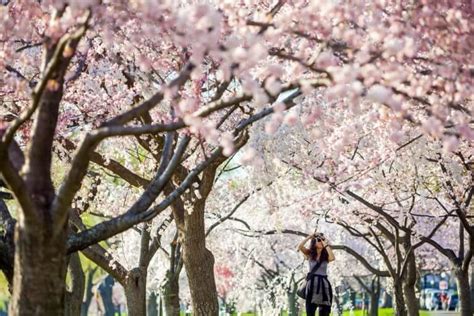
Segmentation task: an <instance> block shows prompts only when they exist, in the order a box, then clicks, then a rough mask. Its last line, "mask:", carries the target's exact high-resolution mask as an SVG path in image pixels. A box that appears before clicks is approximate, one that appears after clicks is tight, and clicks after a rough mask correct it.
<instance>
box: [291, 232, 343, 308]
mask: <svg viewBox="0 0 474 316" xmlns="http://www.w3.org/2000/svg"><path fill="white" fill-rule="evenodd" d="M310 239H311V243H310V246H309V249H308V248H306V247H305V244H306V242H307V241H308V240H310ZM298 250H300V251H301V252H302V253H303V254H304V256H305V258H306V259H308V260H309V273H308V275H307V276H306V280H307V283H306V314H307V316H314V315H315V313H316V309H317V308H318V307H319V316H329V314H330V313H331V304H332V287H331V283H329V281H328V278H327V267H328V263H329V262H331V261H334V260H335V257H334V254H333V252H332V249H331V246H330V245H329V244H328V241H327V239H326V238H325V237H324V235H323V234H322V233H315V234H311V235H309V236H308V237H306V238H305V239H304V240H303V241H302V242H301V243H300V245H299V246H298Z"/></svg>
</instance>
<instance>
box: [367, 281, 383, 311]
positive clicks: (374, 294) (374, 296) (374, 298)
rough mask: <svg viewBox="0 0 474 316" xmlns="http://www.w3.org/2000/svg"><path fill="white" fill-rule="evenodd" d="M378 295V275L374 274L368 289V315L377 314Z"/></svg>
mask: <svg viewBox="0 0 474 316" xmlns="http://www.w3.org/2000/svg"><path fill="white" fill-rule="evenodd" d="M379 297H380V277H379V276H377V275H376V276H374V277H373V278H372V284H371V290H370V306H369V315H370V316H377V315H378V314H379Z"/></svg>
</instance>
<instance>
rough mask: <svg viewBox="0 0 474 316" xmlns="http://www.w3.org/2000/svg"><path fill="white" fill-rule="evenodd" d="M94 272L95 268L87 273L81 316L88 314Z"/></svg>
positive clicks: (92, 294)
mask: <svg viewBox="0 0 474 316" xmlns="http://www.w3.org/2000/svg"><path fill="white" fill-rule="evenodd" d="M96 271H97V268H94V269H90V270H89V272H88V273H87V284H86V290H85V292H86V295H85V296H86V297H85V299H84V302H82V307H81V316H87V315H88V314H89V306H90V305H91V302H92V297H93V296H94V293H93V292H92V287H93V286H94V283H93V282H94V274H95V272H96Z"/></svg>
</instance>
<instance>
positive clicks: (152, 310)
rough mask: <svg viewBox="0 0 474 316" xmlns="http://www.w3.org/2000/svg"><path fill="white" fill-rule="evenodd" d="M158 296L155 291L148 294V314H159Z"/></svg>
mask: <svg viewBox="0 0 474 316" xmlns="http://www.w3.org/2000/svg"><path fill="white" fill-rule="evenodd" d="M157 298H158V296H157V295H156V293H155V292H153V291H152V292H151V293H150V295H149V296H148V305H147V313H146V315H147V316H158V302H157Z"/></svg>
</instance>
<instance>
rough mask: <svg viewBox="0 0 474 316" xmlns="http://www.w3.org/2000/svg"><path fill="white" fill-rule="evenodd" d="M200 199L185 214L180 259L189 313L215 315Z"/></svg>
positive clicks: (210, 260)
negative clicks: (181, 258) (191, 304)
mask: <svg viewBox="0 0 474 316" xmlns="http://www.w3.org/2000/svg"><path fill="white" fill-rule="evenodd" d="M204 208H205V201H204V199H200V200H197V201H196V202H195V203H194V210H193V212H192V213H191V214H187V213H186V214H185V231H186V235H185V238H184V242H183V261H184V266H185V269H186V274H187V276H188V282H189V288H190V291H191V298H192V302H193V315H196V316H217V315H218V312H219V308H218V302H217V290H216V282H215V279H214V256H213V254H212V253H211V252H210V251H209V250H208V249H207V248H206V235H205V226H204Z"/></svg>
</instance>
